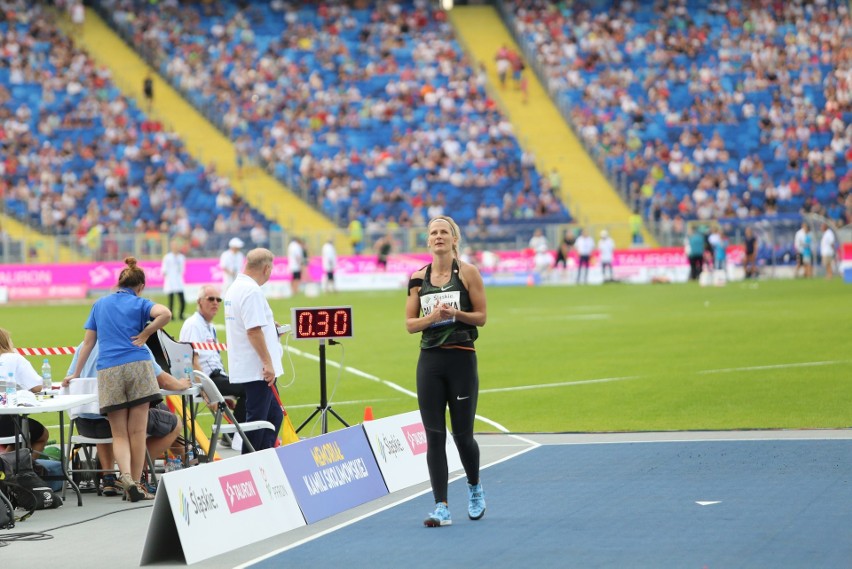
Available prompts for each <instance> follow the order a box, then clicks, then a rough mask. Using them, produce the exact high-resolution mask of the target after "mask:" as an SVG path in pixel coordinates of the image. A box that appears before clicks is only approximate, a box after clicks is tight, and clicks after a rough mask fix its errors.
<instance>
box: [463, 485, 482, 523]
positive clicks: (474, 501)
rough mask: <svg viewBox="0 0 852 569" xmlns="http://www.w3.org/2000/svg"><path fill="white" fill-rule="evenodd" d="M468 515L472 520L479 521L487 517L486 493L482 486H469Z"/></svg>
mask: <svg viewBox="0 0 852 569" xmlns="http://www.w3.org/2000/svg"><path fill="white" fill-rule="evenodd" d="M467 497H468V503H467V515H468V517H469V518H470V519H472V520H478V519H479V518H481V517H482V516H484V515H485V492H484V491H483V490H482V484H481V483H480V484H475V485H474V484H468V485H467Z"/></svg>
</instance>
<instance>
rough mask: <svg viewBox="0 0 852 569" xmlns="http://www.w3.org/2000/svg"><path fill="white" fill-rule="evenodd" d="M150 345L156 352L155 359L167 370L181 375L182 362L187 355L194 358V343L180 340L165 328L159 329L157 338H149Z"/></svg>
mask: <svg viewBox="0 0 852 569" xmlns="http://www.w3.org/2000/svg"><path fill="white" fill-rule="evenodd" d="M148 347H149V348H151V351H152V352H153V353H154V359H155V360H157V363H158V364H160V367H161V368H163V369H164V370H165V371H166V372H168V373H170V374H172V375H174V376H179V375H181V374H182V372H183V370H182V369H180V366H181V362H183V359H184V357H185V356H189V359H190V360H192V354H193V350H192V344H189V343H187V342H178V341H177V340H175V339H174V338H172V337H171V336H169V334H168V333H167V332H165V331H163V330H157V334H156V338H155V336H151V337H150V338H148Z"/></svg>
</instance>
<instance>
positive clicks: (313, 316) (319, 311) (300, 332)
mask: <svg viewBox="0 0 852 569" xmlns="http://www.w3.org/2000/svg"><path fill="white" fill-rule="evenodd" d="M292 314H293V337H294V338H295V339H296V340H322V339H324V338H331V339H337V338H351V337H352V307H351V306H335V307H321V308H293V309H292Z"/></svg>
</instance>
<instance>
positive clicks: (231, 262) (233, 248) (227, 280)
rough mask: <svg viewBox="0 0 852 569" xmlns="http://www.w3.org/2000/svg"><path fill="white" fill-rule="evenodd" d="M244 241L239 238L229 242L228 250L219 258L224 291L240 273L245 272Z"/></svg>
mask: <svg viewBox="0 0 852 569" xmlns="http://www.w3.org/2000/svg"><path fill="white" fill-rule="evenodd" d="M243 245H244V243H243V240H242V239H240V238H239V237H234V238H233V239H231V240H230V241H228V249H227V250H226V251H225V252H223V253H222V255H221V256H220V257H219V267H220V268H221V269H222V290H223V291H227V290H228V287H229V286H231V283H233V282H234V279H236V278H237V275H238V274H240V271H241V270H243V263H244V262H245V260H246V258H245V255H243V252H242V251H241V249H242V248H243Z"/></svg>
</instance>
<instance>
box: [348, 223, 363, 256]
mask: <svg viewBox="0 0 852 569" xmlns="http://www.w3.org/2000/svg"><path fill="white" fill-rule="evenodd" d="M349 241H350V242H351V243H352V250H353V252H354V253H355V254H356V255H357V254H359V253H360V252H361V248H362V247H363V246H364V226H363V225H362V224H361V220H360V219H358V218H357V217H356V218H354V219H352V221H350V222H349Z"/></svg>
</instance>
